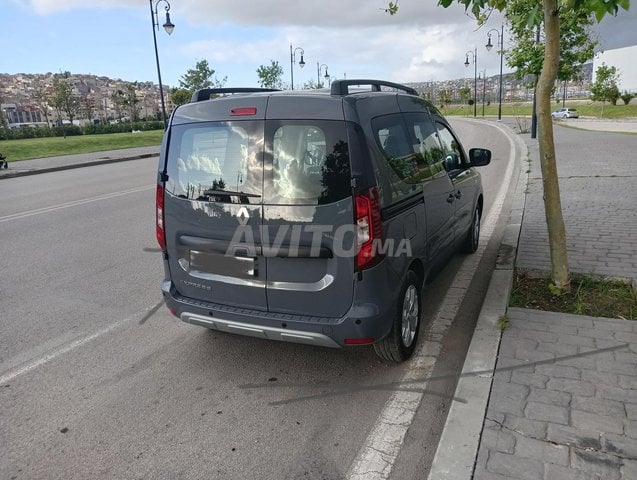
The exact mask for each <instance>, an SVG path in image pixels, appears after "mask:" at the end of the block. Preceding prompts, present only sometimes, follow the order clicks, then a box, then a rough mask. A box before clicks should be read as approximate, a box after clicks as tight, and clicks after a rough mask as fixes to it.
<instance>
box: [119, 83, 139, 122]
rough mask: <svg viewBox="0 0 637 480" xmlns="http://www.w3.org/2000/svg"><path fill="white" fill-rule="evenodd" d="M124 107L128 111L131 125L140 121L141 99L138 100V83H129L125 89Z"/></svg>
mask: <svg viewBox="0 0 637 480" xmlns="http://www.w3.org/2000/svg"><path fill="white" fill-rule="evenodd" d="M123 96H124V106H125V107H126V109H127V110H128V116H129V118H130V121H131V124H132V123H133V122H136V121H137V120H139V110H140V106H139V98H137V82H134V83H127V84H126V86H125V87H124V92H123Z"/></svg>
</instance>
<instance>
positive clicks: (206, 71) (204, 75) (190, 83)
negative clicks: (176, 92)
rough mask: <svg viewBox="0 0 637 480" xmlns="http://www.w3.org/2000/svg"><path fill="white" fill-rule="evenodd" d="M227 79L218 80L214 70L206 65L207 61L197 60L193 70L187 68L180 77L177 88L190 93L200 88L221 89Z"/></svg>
mask: <svg viewBox="0 0 637 480" xmlns="http://www.w3.org/2000/svg"><path fill="white" fill-rule="evenodd" d="M227 78H228V77H224V78H223V79H221V80H218V79H217V77H215V70H214V69H213V68H211V67H210V65H208V60H199V61H198V62H197V63H196V64H195V67H194V68H189V69H188V70H187V71H186V73H185V74H184V75H182V77H181V79H180V80H179V86H180V87H181V88H184V89H186V90H190V92H191V93H192V92H195V91H196V90H200V89H202V88H211V87H213V88H221V87H223V86H224V85H225V83H226V80H227Z"/></svg>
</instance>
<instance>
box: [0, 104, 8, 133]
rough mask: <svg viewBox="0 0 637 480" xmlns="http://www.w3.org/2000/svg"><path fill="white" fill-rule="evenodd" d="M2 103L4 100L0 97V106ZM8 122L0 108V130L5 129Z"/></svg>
mask: <svg viewBox="0 0 637 480" xmlns="http://www.w3.org/2000/svg"><path fill="white" fill-rule="evenodd" d="M3 103H4V98H2V97H1V96H0V106H1V105H2V104H3ZM8 124H9V122H7V117H6V116H5V113H4V109H3V108H0V128H5V127H6V126H7V125H8Z"/></svg>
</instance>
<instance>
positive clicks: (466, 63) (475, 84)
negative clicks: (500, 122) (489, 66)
mask: <svg viewBox="0 0 637 480" xmlns="http://www.w3.org/2000/svg"><path fill="white" fill-rule="evenodd" d="M469 54H471V57H472V58H473V117H474V118H475V117H477V116H478V49H477V48H474V49H473V52H472V51H471V50H469V51H468V52H467V53H465V56H466V57H465V60H464V66H465V67H468V66H469Z"/></svg>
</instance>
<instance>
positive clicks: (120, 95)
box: [111, 90, 126, 122]
mask: <svg viewBox="0 0 637 480" xmlns="http://www.w3.org/2000/svg"><path fill="white" fill-rule="evenodd" d="M111 103H112V104H113V110H115V118H116V119H117V121H118V122H121V121H122V117H123V116H124V110H125V104H126V101H125V100H124V92H123V91H121V90H116V91H114V92H113V93H111Z"/></svg>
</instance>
